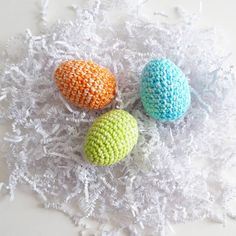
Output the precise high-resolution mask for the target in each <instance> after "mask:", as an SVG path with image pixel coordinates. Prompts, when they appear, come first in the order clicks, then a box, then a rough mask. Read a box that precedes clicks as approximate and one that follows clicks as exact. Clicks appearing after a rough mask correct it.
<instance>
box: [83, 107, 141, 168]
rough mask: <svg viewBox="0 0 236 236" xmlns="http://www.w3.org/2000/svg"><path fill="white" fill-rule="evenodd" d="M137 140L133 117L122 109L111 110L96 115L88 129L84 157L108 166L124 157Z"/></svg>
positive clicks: (135, 123) (136, 126)
mask: <svg viewBox="0 0 236 236" xmlns="http://www.w3.org/2000/svg"><path fill="white" fill-rule="evenodd" d="M137 140H138V125H137V121H136V120H135V118H134V117H133V116H132V115H130V114H129V113H128V112H126V111H123V110H112V111H110V112H107V113H105V114H103V115H102V116H100V117H98V118H97V119H96V120H95V122H94V123H93V125H92V126H91V128H90V129H89V131H88V134H87V137H86V141H85V145H84V149H85V156H86V159H87V160H88V161H89V162H91V163H93V164H95V165H99V166H108V165H112V164H115V163H117V162H118V161H120V160H122V159H124V158H125V157H126V156H127V155H128V154H129V153H130V152H131V150H132V149H133V147H134V145H135V144H136V143H137Z"/></svg>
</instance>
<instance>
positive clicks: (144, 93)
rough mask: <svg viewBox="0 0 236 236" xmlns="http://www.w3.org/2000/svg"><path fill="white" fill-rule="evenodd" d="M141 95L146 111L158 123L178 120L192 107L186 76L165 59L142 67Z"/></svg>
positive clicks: (153, 61)
mask: <svg viewBox="0 0 236 236" xmlns="http://www.w3.org/2000/svg"><path fill="white" fill-rule="evenodd" d="M140 96H141V101H142V103H143V106H144V110H145V112H146V113H147V114H148V115H149V116H150V117H152V118H153V119H155V120H159V121H167V122H168V121H170V122H171V121H175V120H178V119H179V118H181V117H183V116H184V115H185V113H186V112H187V110H188V108H189V106H190V104H191V95H190V88H189V84H188V80H187V78H186V76H185V75H184V73H183V72H182V70H181V69H180V68H179V67H178V66H176V65H175V64H174V63H173V62H171V61H170V60H168V59H156V60H152V61H150V62H149V63H148V64H147V65H146V66H145V67H144V69H143V71H142V75H141V85H140Z"/></svg>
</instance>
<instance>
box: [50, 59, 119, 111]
mask: <svg viewBox="0 0 236 236" xmlns="http://www.w3.org/2000/svg"><path fill="white" fill-rule="evenodd" d="M54 78H55V81H56V84H57V86H58V88H59V90H60V91H61V93H62V95H63V96H64V97H65V98H66V99H67V100H68V101H70V102H71V103H72V104H74V105H75V106H78V107H80V108H86V109H90V110H91V109H102V108H104V107H105V106H106V105H108V104H109V103H110V102H111V101H112V99H113V98H114V97H115V94H116V80H115V77H114V75H113V74H112V73H111V72H110V71H109V70H108V69H106V68H104V67H101V66H100V65H98V64H96V63H94V62H91V61H84V60H70V61H65V62H63V63H62V64H61V65H60V66H59V67H58V68H57V69H56V71H55V74H54Z"/></svg>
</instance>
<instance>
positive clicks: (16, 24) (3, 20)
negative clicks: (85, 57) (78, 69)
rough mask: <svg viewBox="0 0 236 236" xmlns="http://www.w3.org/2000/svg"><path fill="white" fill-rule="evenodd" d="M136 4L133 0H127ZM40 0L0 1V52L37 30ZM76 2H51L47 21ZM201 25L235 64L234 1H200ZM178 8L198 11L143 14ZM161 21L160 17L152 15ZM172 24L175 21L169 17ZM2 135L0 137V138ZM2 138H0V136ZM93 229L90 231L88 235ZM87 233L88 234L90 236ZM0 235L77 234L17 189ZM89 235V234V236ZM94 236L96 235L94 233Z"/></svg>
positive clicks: (229, 235)
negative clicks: (213, 30)
mask: <svg viewBox="0 0 236 236" xmlns="http://www.w3.org/2000/svg"><path fill="white" fill-rule="evenodd" d="M130 1H136V0H130ZM39 2H40V0H8V1H5V0H0V29H1V33H0V50H1V48H2V47H3V45H4V44H5V43H6V41H7V39H8V38H10V37H11V36H14V35H15V34H16V33H20V32H24V31H25V29H26V28H30V29H31V30H32V31H33V32H34V33H37V32H38V31H39V28H38V24H37V23H38V17H39V14H38V8H39ZM72 3H78V0H77V1H76V0H50V5H49V14H48V19H49V22H50V23H53V22H54V21H55V20H56V19H58V18H60V19H72V18H73V13H72V12H71V11H70V10H68V8H66V7H67V6H68V5H70V4H72ZM202 3H203V4H202V6H203V10H202V18H201V21H200V24H201V25H205V26H217V28H218V27H219V28H222V29H223V30H224V31H225V32H226V35H227V37H228V38H229V45H226V46H227V47H228V46H229V47H230V48H231V49H232V51H233V58H234V62H235V64H236V45H234V42H236V27H235V21H236V15H235V12H236V1H235V0H203V1H202ZM176 5H180V6H183V7H184V8H185V9H186V10H188V11H190V12H197V11H199V1H198V0H159V1H157V0H150V1H148V2H147V3H146V4H145V5H144V7H143V11H144V12H145V13H149V14H151V13H152V12H154V11H162V12H165V13H167V14H170V15H171V14H172V10H173V9H172V7H173V6H176ZM152 18H153V19H157V20H158V19H159V20H161V19H162V17H161V16H155V17H154V16H152ZM170 20H171V21H173V20H175V19H174V17H171V19H170ZM1 130H2V128H1ZM1 133H2V132H1ZM0 136H1V135H0ZM0 138H1V137H0ZM6 176H7V175H6V168H5V167H4V162H3V160H1V159H0V182H2V181H3V180H4V179H6ZM174 230H175V231H176V234H175V235H176V236H190V235H191V236H198V235H201V236H208V235H210V234H212V235H215V236H222V235H224V236H235V235H236V222H234V221H231V220H229V221H228V222H227V227H223V226H222V225H218V224H215V223H210V222H198V223H188V224H186V225H177V226H174ZM92 231H93V229H91V230H89V232H90V233H91V232H92ZM89 232H88V233H89ZM0 235H1V236H38V235H44V236H49V235H50V236H51V235H57V236H65V235H66V236H74V235H78V227H75V226H74V225H73V224H72V223H71V222H70V220H69V219H68V217H66V216H64V215H63V214H62V213H59V212H56V211H52V210H45V209H42V208H41V206H40V205H39V203H38V202H37V200H36V198H35V196H34V195H33V194H31V193H29V192H28V191H26V190H18V191H17V194H16V198H15V200H14V201H13V202H10V201H9V197H8V196H4V197H1V198H0ZM89 235H91V234H89ZM96 235H99V233H97V234H96Z"/></svg>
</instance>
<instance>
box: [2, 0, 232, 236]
mask: <svg viewBox="0 0 236 236" xmlns="http://www.w3.org/2000/svg"><path fill="white" fill-rule="evenodd" d="M91 2H92V1H88V6H87V9H85V8H83V9H81V8H80V7H73V9H74V10H75V11H76V20H74V21H73V22H58V23H56V24H55V25H53V26H51V27H47V26H46V15H47V14H46V12H45V8H47V4H48V1H43V2H42V3H43V8H42V12H41V18H42V23H43V28H44V33H43V34H41V35H37V36H35V35H32V34H31V32H30V31H29V30H27V32H26V33H25V34H24V35H20V36H18V37H16V38H15V39H14V40H12V42H10V43H9V44H8V47H7V48H6V49H5V51H4V53H3V55H2V57H1V61H2V63H1V64H2V66H3V68H4V69H3V71H2V73H1V77H0V85H1V90H0V100H1V101H0V119H1V123H2V124H3V125H10V127H11V129H9V130H8V132H7V133H5V135H4V141H3V142H2V144H1V148H2V149H4V155H5V158H6V162H7V164H8V167H9V173H10V176H9V182H8V183H5V184H1V186H2V187H4V188H5V189H7V190H8V191H9V192H10V194H11V196H12V198H13V197H14V191H15V189H16V187H17V186H18V185H20V184H27V185H29V186H30V187H31V188H32V190H34V191H35V192H36V193H37V195H38V197H39V199H40V201H41V202H42V203H43V205H44V206H45V207H46V208H54V209H57V210H59V211H62V212H64V213H65V214H67V215H68V216H70V217H71V219H72V220H73V221H74V222H75V223H76V224H80V223H81V222H82V220H83V219H84V218H86V217H88V218H90V219H95V220H97V221H98V222H99V223H100V224H99V229H98V230H99V232H100V233H101V234H100V235H104V236H105V235H106V236H107V235H118V233H121V232H123V233H126V234H128V235H145V233H144V228H145V232H147V231H148V235H162V236H164V235H167V234H168V231H169V230H170V229H171V226H170V225H171V224H173V223H178V222H187V221H192V220H198V219H205V218H208V219H211V220H214V221H215V222H220V223H224V221H225V219H226V216H229V217H231V218H233V219H235V218H236V214H235V213H236V212H234V211H233V210H232V209H231V203H232V201H233V200H234V199H235V197H236V183H235V181H231V180H230V178H228V175H229V174H228V173H230V171H233V168H235V164H236V146H235V144H236V132H235V131H236V129H235V126H236V125H235V124H236V103H235V94H236V89H235V88H236V86H235V79H234V74H233V67H232V66H231V65H230V63H229V61H228V60H229V54H228V53H225V52H224V51H223V50H221V48H220V46H219V44H218V41H219V40H218V35H217V34H216V33H215V30H213V29H199V27H198V26H197V24H196V23H195V22H194V21H192V20H191V17H189V16H188V17H183V19H182V20H180V21H179V23H177V24H167V23H160V22H159V21H158V20H157V22H155V23H151V22H149V20H147V19H146V18H144V17H142V16H141V14H140V11H141V10H140V6H141V5H142V3H140V1H137V2H139V3H134V1H128V0H126V1H125V0H123V1H120V0H110V1H95V2H94V4H92V3H91ZM131 2H132V4H131ZM114 9H120V10H119V11H120V12H122V15H123V21H122V22H123V23H122V22H120V23H119V24H114V23H111V22H110V18H111V12H112V11H113V10H114ZM159 57H166V58H169V59H170V60H172V61H173V62H174V63H176V64H177V65H179V66H180V67H181V69H182V70H183V71H184V72H185V74H186V76H187V77H188V79H189V83H190V86H191V91H192V106H191V108H190V110H189V112H188V114H187V115H186V117H185V118H184V119H182V120H180V121H179V122H177V123H169V124H166V123H159V122H157V121H154V120H152V119H151V118H149V117H148V116H147V115H146V114H145V113H144V110H143V107H142V105H141V102H140V97H139V80H140V73H141V71H142V69H143V67H144V65H145V64H146V63H147V62H148V61H149V60H150V59H153V58H159ZM74 58H78V59H80V58H82V59H91V60H93V61H95V62H96V63H98V64H101V65H103V66H105V67H108V68H109V69H110V70H111V71H112V72H113V73H114V74H115V75H116V77H117V80H118V96H117V98H116V99H115V100H114V102H113V103H112V104H111V105H110V106H109V107H108V108H107V109H106V110H102V111H99V112H86V111H83V110H81V109H78V108H75V107H73V106H72V105H70V104H68V103H67V102H66V101H65V100H64V99H63V98H62V97H61V96H60V94H59V92H58V90H57V87H56V86H55V84H54V81H53V79H52V75H53V72H54V70H55V68H56V66H58V65H59V63H60V62H62V61H63V60H67V59H74ZM112 108H122V109H125V110H127V111H129V112H130V113H131V114H132V115H134V116H135V117H136V119H137V120H138V124H139V130H140V137H139V141H138V144H137V145H136V147H135V148H134V150H133V151H132V153H131V154H130V155H129V156H128V157H127V158H126V159H125V160H124V161H122V162H120V163H118V164H116V165H114V166H111V167H95V166H93V165H90V164H88V163H87V162H85V161H84V159H83V151H82V147H83V141H84V137H85V134H86V132H87V130H88V128H89V126H90V125H91V123H92V122H93V120H94V119H95V118H96V117H97V116H99V115H100V114H102V113H104V112H106V111H107V110H110V109H112ZM45 214H46V213H45ZM81 224H82V223H81ZM106 224H111V225H113V226H114V227H113V228H111V229H107V228H106V227H105V226H106Z"/></svg>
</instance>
